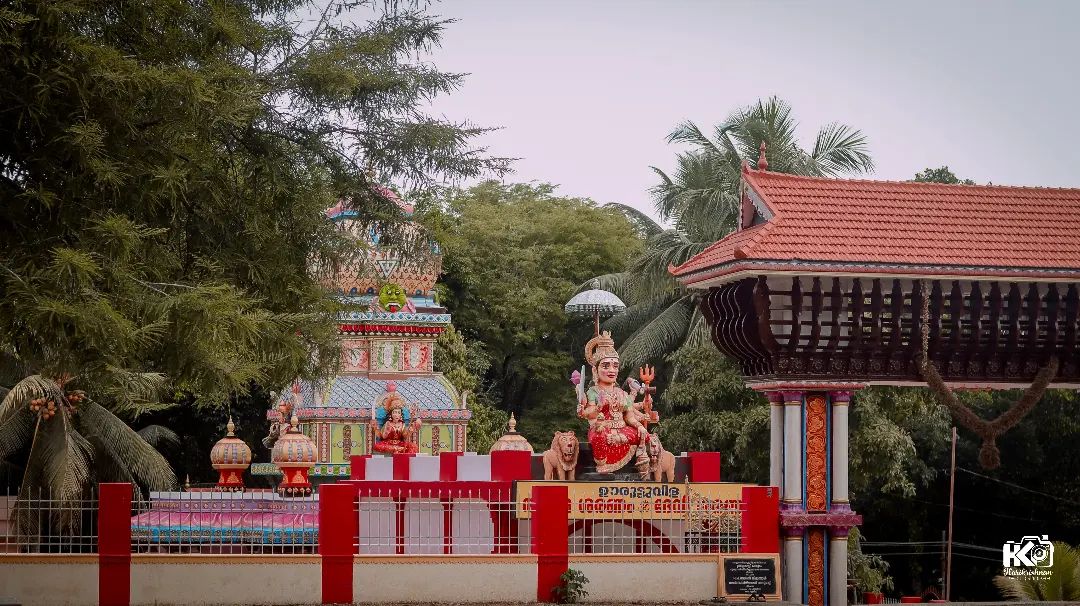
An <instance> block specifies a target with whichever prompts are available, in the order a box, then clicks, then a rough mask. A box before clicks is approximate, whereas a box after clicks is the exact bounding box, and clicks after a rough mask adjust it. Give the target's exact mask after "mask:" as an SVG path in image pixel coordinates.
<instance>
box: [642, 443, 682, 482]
mask: <svg viewBox="0 0 1080 606" xmlns="http://www.w3.org/2000/svg"><path fill="white" fill-rule="evenodd" d="M648 450H649V475H651V476H652V479H653V481H654V482H661V481H663V479H662V478H667V481H668V482H674V481H675V455H673V454H671V453H670V452H668V451H666V450H664V446H663V444H661V443H660V436H658V435H656V434H655V433H651V434H649V444H648Z"/></svg>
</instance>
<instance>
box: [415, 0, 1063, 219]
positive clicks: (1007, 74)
mask: <svg viewBox="0 0 1080 606" xmlns="http://www.w3.org/2000/svg"><path fill="white" fill-rule="evenodd" d="M430 11H431V12H433V13H435V14H438V15H441V16H443V17H446V18H450V19H455V20H456V22H455V23H452V24H450V25H448V26H447V28H446V31H445V34H444V37H443V44H442V47H441V48H439V49H437V50H436V51H434V52H433V54H432V56H431V61H432V62H433V63H434V64H435V65H436V66H437V67H439V68H440V69H442V70H444V71H454V72H466V73H468V74H469V75H468V77H467V78H466V79H465V83H464V85H463V87H462V88H461V89H460V90H458V91H456V92H454V93H453V94H451V95H449V96H445V97H441V98H439V99H438V100H436V102H435V103H434V105H433V110H434V111H435V113H436V114H437V115H442V116H445V117H447V118H450V119H453V120H462V119H465V120H469V121H471V122H473V123H475V124H477V125H481V126H498V127H500V129H499V130H497V131H495V132H492V133H489V134H487V135H485V136H484V137H483V138H482V139H481V140H480V144H482V145H484V146H487V147H489V149H490V152H491V153H492V154H494V155H499V156H510V157H515V158H519V160H518V161H517V162H515V164H514V168H515V172H514V173H513V174H511V175H508V176H507V177H506V178H505V180H506V181H508V182H549V183H553V184H557V185H558V186H559V189H558V192H559V193H562V194H564V195H571V196H581V197H588V198H592V199H594V200H596V201H597V202H601V203H606V202H621V203H625V204H629V205H631V206H634V207H637V208H639V209H641V210H644V211H647V212H650V214H652V212H651V211H652V201H651V199H650V197H649V193H648V189H649V187H650V186H651V185H653V184H655V183H656V182H657V179H656V177H655V175H654V173H653V172H652V170H651V169H650V166H657V167H660V168H662V169H664V170H668V169H670V168H672V167H673V166H674V162H675V154H676V153H677V152H678V151H679V148H678V147H676V146H673V145H670V144H668V143H666V142H665V137H666V135H667V134H668V133H669V132H670V131H671V130H672V129H673V128H674V127H675V126H676V125H677V124H679V123H680V122H682V121H685V120H693V121H694V122H696V123H697V124H699V125H700V126H702V127H703V128H709V127H711V126H712V125H715V124H718V123H720V122H722V121H723V120H724V119H725V117H726V116H727V115H728V114H729V113H730V112H731V111H732V110H734V109H736V108H738V107H741V106H745V105H748V104H751V103H753V102H755V101H756V100H757V99H759V98H763V97H768V96H772V95H776V96H779V97H780V98H782V99H784V100H786V101H788V102H789V103H790V104H791V106H792V108H793V115H794V117H795V118H796V120H797V121H798V122H799V129H798V133H799V135H800V141H801V142H802V143H803V145H804V147H809V146H811V145H812V142H813V137H814V135H815V134H816V132H817V130H818V128H820V127H821V126H823V125H825V124H827V123H829V122H833V121H839V122H843V123H846V124H849V125H851V126H854V127H856V128H859V129H861V130H862V131H863V132H864V133H865V134H866V135H867V137H868V139H869V144H870V151H871V154H872V156H873V159H874V162H875V165H876V170H875V172H874V173H873V174H872V175H871V176H872V178H876V179H890V180H904V179H911V178H912V177H913V176H914V174H915V173H916V172H918V171H919V170H922V169H924V168H927V167H937V166H941V165H948V166H949V167H950V168H951V169H952V170H953V172H955V173H956V174H957V175H958V176H960V177H961V178H970V179H974V180H975V181H976V182H978V183H986V182H993V183H994V184H998V185H1029V186H1045V187H1054V186H1056V187H1062V186H1069V187H1080V145H1078V142H1080V118H1078V112H1077V105H1078V103H1077V102H1078V100H1080V36H1078V35H1077V33H1078V25H1077V24H1078V23H1080V2H1071V1H1066V0H1062V1H1049V0H1042V1H1028V2H1020V1H1016V2H1004V1H996V0H983V1H970V0H955V1H937V2H930V1H912V0H904V1H902V2H898V1H890V2H885V1H879V2H870V1H866V2H838V1H837V2H833V1H817V2H810V1H797V0H771V1H765V0H762V1H755V2H719V1H717V2H705V1H675V0H669V1H668V2H646V1H634V0H578V1H570V0H543V1H539V0H538V1H525V0H446V1H444V2H438V3H435V4H433V5H432V6H431V7H430Z"/></svg>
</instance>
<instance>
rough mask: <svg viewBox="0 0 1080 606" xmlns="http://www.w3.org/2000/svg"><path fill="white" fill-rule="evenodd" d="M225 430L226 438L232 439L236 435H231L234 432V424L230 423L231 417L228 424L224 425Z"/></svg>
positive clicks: (230, 416)
mask: <svg viewBox="0 0 1080 606" xmlns="http://www.w3.org/2000/svg"><path fill="white" fill-rule="evenodd" d="M225 429H226V430H227V431H228V433H227V434H225V435H227V436H228V437H230V438H232V437H234V436H235V435H236V434H235V433H233V432H235V431H236V424H235V423H233V422H232V415H229V423H228V424H227V425H225Z"/></svg>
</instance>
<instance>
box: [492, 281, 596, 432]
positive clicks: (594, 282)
mask: <svg viewBox="0 0 1080 606" xmlns="http://www.w3.org/2000/svg"><path fill="white" fill-rule="evenodd" d="M589 287H590V288H592V289H593V290H600V280H598V279H596V278H593V281H592V282H589ZM510 414H513V413H510Z"/></svg>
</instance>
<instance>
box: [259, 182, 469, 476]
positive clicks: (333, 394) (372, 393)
mask: <svg viewBox="0 0 1080 606" xmlns="http://www.w3.org/2000/svg"><path fill="white" fill-rule="evenodd" d="M377 191H378V192H379V193H380V194H382V195H383V196H385V197H387V198H388V199H390V200H392V201H393V202H395V203H396V204H397V205H398V206H399V207H400V208H401V209H402V211H404V212H405V214H406V215H407V216H411V215H412V212H413V207H412V205H409V204H407V203H405V202H404V201H403V200H401V199H400V198H399V197H398V196H397V195H396V194H395V193H394V192H392V191H391V190H389V189H386V188H383V187H379V188H377ZM326 214H327V216H328V217H329V218H330V219H331V220H333V221H334V223H336V224H338V225H339V226H341V227H342V228H344V229H346V230H348V231H350V232H351V233H354V234H355V235H356V236H357V237H358V238H363V239H364V241H365V243H366V244H367V245H368V247H369V249H368V253H367V259H366V261H367V262H366V263H365V264H364V266H363V267H361V268H353V269H349V270H346V271H342V272H341V273H339V274H338V275H337V276H336V278H335V280H334V283H333V284H332V287H333V288H334V290H335V291H336V292H337V294H338V296H340V297H342V298H343V299H344V300H345V301H347V302H349V303H355V304H358V307H362V308H363V311H349V312H346V313H343V314H342V315H341V317H340V318H339V324H338V331H339V338H340V341H341V366H340V371H339V373H338V374H337V376H335V377H333V378H332V379H331V380H330V381H329V382H327V383H322V384H318V383H312V382H309V381H297V382H296V383H294V384H293V385H292V386H291V387H290V388H288V389H287V390H285V392H284V393H283V394H281V395H280V396H279V397H278V399H277V401H276V402H275V407H274V409H272V410H270V411H269V413H268V417H269V418H270V420H271V421H272V422H274V425H273V426H272V428H271V436H270V438H269V441H270V443H272V441H273V439H274V438H276V437H277V435H278V434H279V433H280V434H282V435H283V432H284V428H285V427H287V422H286V420H287V419H289V415H291V414H295V415H296V417H297V418H298V420H299V423H300V430H301V431H302V432H303V433H305V434H307V435H308V436H309V437H310V438H311V439H312V440H313V441H314V442H315V445H316V449H317V457H316V458H317V463H316V464H315V465H314V466H313V467H312V468H311V472H310V475H311V476H312V477H313V478H316V479H317V478H320V477H321V478H326V479H332V478H341V477H344V478H347V477H348V476H349V457H350V456H352V455H364V454H372V453H373V452H374V453H375V454H379V451H380V450H384V451H385V450H386V448H383V449H377V448H375V445H376V442H378V441H379V440H380V439H382V438H381V437H377V436H382V435H384V434H386V433H387V432H385V431H384V430H385V429H386V427H387V420H388V419H390V418H391V417H393V419H398V411H399V410H400V413H401V415H400V416H401V417H403V421H404V424H405V426H406V427H408V431H407V432H406V433H407V434H408V436H407V438H408V441H409V443H410V444H411V445H413V446H411V447H410V448H415V450H416V451H418V452H419V453H421V454H432V455H437V454H439V453H440V452H445V451H464V450H465V446H466V442H465V428H466V425H467V423H468V421H469V418H470V416H471V414H470V413H469V410H468V409H467V408H466V406H465V398H464V396H463V395H462V394H459V393H458V391H457V389H455V388H454V386H453V385H452V384H451V383H450V382H449V381H448V380H447V379H446V378H445V377H443V375H442V373H439V372H435V370H434V354H435V340H436V339H437V338H438V336H439V335H440V334H441V333H442V332H443V331H444V330H446V329H447V327H449V326H450V314H449V313H447V311H446V309H445V308H444V307H442V306H441V305H440V304H439V303H438V302H437V301H436V294H435V281H436V279H437V278H438V276H439V272H440V271H441V267H442V253H441V250H440V249H439V246H438V244H436V243H435V242H433V241H431V242H429V243H428V244H427V246H428V250H427V251H426V253H427V254H420V255H415V256H414V257H413V258H405V257H403V256H402V255H400V254H398V252H397V251H396V250H392V249H390V248H389V247H385V246H381V245H380V240H381V239H382V237H381V234H380V233H379V232H378V230H376V229H375V228H367V227H366V226H363V225H361V224H360V223H359V222H357V221H355V219H356V213H355V212H353V211H350V210H348V209H347V208H345V207H344V205H343V204H340V203H339V204H338V205H336V206H334V207H332V208H330V209H329V210H327V211H326ZM405 231H406V236H407V237H408V236H417V235H420V231H419V228H418V227H417V226H416V225H415V224H412V223H410V224H409V225H408V226H407V227H406V230H405ZM387 402H390V403H394V405H392V406H391V405H387ZM373 418H374V419H375V423H374V424H373V423H372V419H373ZM417 421H419V423H417ZM404 441H405V437H402V442H404ZM252 473H253V474H256V475H277V474H278V473H279V472H278V470H277V469H276V468H275V467H274V466H273V465H268V464H256V465H253V466H252Z"/></svg>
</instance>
